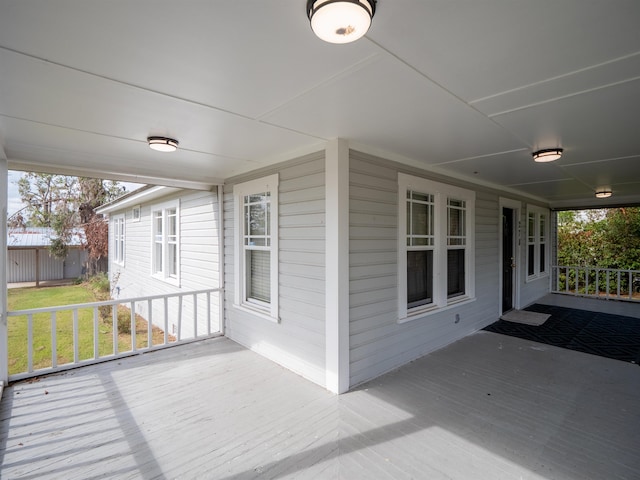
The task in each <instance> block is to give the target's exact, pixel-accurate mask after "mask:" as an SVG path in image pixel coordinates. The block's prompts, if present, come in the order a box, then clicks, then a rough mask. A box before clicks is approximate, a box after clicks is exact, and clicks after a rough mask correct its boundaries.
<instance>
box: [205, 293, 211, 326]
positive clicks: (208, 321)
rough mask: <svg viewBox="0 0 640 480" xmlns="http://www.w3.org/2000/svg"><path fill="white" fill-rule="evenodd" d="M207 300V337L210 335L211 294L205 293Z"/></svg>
mask: <svg viewBox="0 0 640 480" xmlns="http://www.w3.org/2000/svg"><path fill="white" fill-rule="evenodd" d="M205 296H206V298H207V335H211V293H209V292H207V293H205Z"/></svg>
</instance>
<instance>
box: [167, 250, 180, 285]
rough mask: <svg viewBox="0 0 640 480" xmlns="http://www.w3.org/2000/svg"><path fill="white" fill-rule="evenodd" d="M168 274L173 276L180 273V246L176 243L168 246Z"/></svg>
mask: <svg viewBox="0 0 640 480" xmlns="http://www.w3.org/2000/svg"><path fill="white" fill-rule="evenodd" d="M167 257H168V258H167V267H168V270H169V271H168V272H167V274H168V275H169V276H172V277H176V276H177V275H178V246H177V245H176V244H170V245H168V246H167Z"/></svg>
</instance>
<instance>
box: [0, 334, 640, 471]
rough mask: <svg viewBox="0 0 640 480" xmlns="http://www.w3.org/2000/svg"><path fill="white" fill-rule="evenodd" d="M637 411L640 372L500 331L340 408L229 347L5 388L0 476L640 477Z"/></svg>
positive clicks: (365, 388)
mask: <svg viewBox="0 0 640 480" xmlns="http://www.w3.org/2000/svg"><path fill="white" fill-rule="evenodd" d="M47 392H48V393H47ZM639 412H640V371H639V370H638V366H637V365H632V364H628V363H624V362H619V361H615V360H610V359H605V358H600V357H595V356H592V355H587V354H583V353H579V352H573V351H569V350H563V349H559V348H555V347H550V346H546V345H540V344H536V343H534V342H528V341H524V340H520V339H517V338H512V337H506V336H502V335H497V334H493V333H487V332H480V333H477V334H474V335H471V336H469V337H467V338H465V339H463V340H461V341H459V342H456V343H454V344H452V345H449V346H448V347H446V348H443V349H441V350H438V351H436V352H433V353H432V354H430V355H427V356H426V357H423V358H422V359H419V360H417V361H415V362H412V363H411V364H409V365H407V366H405V367H402V368H401V369H399V370H396V371H394V372H392V373H390V374H387V375H385V376H383V377H380V378H378V379H376V380H373V381H371V382H369V383H367V384H365V385H362V386H360V387H358V388H357V389H355V390H354V391H352V392H350V393H348V394H345V395H342V396H340V397H338V396H335V395H332V394H330V393H328V392H326V391H325V390H323V389H322V388H320V387H318V386H316V385H314V384H312V383H310V382H308V381H306V380H304V379H302V378H300V377H298V376H296V375H295V374H293V373H291V372H289V371H287V370H285V369H283V368H281V367H279V366H277V365H275V364H273V363H271V362H269V361H268V360H265V359H263V358H261V357H260V356H258V355H256V354H255V353H253V352H250V351H248V350H246V349H244V348H242V347H240V346H238V345H237V344H235V343H234V342H232V341H230V340H228V339H226V338H218V339H212V340H205V341H201V342H197V343H193V344H189V345H186V346H181V347H175V348H171V349H166V350H163V351H158V352H153V353H148V354H145V355H140V356H137V357H131V358H126V359H120V360H117V361H113V362H109V363H105V364H102V365H96V366H91V367H84V368H80V369H77V370H72V371H69V372H66V373H63V374H59V375H53V376H49V377H43V378H41V379H39V381H37V382H33V383H24V382H23V383H17V384H14V385H12V386H9V387H7V388H5V390H4V395H3V398H2V402H1V404H0V458H1V460H2V466H1V467H0V477H1V478H3V479H4V478H7V479H9V478H10V479H36V478H37V479H49V478H51V479H53V478H64V479H70V480H75V479H78V480H79V479H82V480H86V479H93V478H118V479H122V478H124V479H129V478H131V479H170V478H180V479H192V478H193V479H195V478H202V479H221V480H240V479H254V478H258V479H267V478H268V479H276V478H277V479H285V478H287V479H288V478H296V479H394V480H396V479H410V478H414V479H421V478H428V479H440V478H442V479H444V478H448V479H469V478H474V479H491V480H493V479H512V478H525V479H532V480H537V479H558V480H578V479H580V480H582V479H589V478H593V479H597V478H598V479H599V478H607V479H631V478H637V472H638V471H640V456H638V454H637V452H638V451H640V437H639V436H638V434H637V431H638V427H639V426H640V413H639Z"/></svg>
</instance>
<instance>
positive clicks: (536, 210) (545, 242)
mask: <svg viewBox="0 0 640 480" xmlns="http://www.w3.org/2000/svg"><path fill="white" fill-rule="evenodd" d="M532 218H533V232H532V231H531V228H530V227H531V219H532ZM543 219H544V226H545V228H544V232H543V233H541V230H542V228H541V223H542V220H543ZM550 219H551V212H550V211H549V210H548V209H546V208H542V207H538V206H536V205H527V217H526V223H525V225H526V232H525V238H526V239H527V249H526V263H525V265H526V272H527V276H526V278H527V282H529V281H532V280H537V279H539V278H545V277H548V276H549V272H550V270H551V267H550V263H549V260H550V259H549V249H550V245H549V229H550V223H549V222H550ZM531 247H533V258H531V253H530V249H531ZM541 253H543V254H544V259H543V262H544V264H541V258H540V257H541ZM531 262H533V273H529V272H530V271H531V269H530V268H529V267H530V263H531Z"/></svg>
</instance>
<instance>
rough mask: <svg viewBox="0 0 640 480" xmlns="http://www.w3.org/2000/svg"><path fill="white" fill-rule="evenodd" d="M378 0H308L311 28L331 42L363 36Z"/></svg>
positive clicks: (345, 40)
mask: <svg viewBox="0 0 640 480" xmlns="http://www.w3.org/2000/svg"><path fill="white" fill-rule="evenodd" d="M375 12H376V0H308V1H307V17H309V21H310V22H311V29H312V30H313V32H314V33H315V34H316V35H317V36H318V37H319V38H320V39H322V40H324V41H325V42H329V43H350V42H355V41H356V40H358V39H359V38H361V37H362V36H363V35H364V34H365V33H367V30H369V27H370V26H371V19H372V18H373V15H374V14H375Z"/></svg>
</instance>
